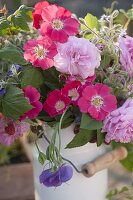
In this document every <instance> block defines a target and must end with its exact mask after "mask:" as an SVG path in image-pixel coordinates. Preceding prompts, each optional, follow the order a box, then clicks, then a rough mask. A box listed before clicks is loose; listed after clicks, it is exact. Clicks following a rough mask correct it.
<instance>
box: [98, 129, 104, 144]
mask: <svg viewBox="0 0 133 200" xmlns="http://www.w3.org/2000/svg"><path fill="white" fill-rule="evenodd" d="M104 138H105V137H104V134H103V133H101V131H100V130H97V146H98V147H99V146H101V145H102V144H103V142H104Z"/></svg>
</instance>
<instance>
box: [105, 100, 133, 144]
mask: <svg viewBox="0 0 133 200" xmlns="http://www.w3.org/2000/svg"><path fill="white" fill-rule="evenodd" d="M102 132H107V134H106V137H105V140H106V142H107V143H109V142H110V141H112V140H114V141H116V142H121V143H128V142H131V141H133V99H132V98H129V99H127V100H126V102H125V103H124V104H123V105H122V106H121V107H120V108H118V109H116V110H114V111H112V112H111V113H110V114H109V115H108V116H107V117H106V118H105V120H104V126H103V129H102Z"/></svg>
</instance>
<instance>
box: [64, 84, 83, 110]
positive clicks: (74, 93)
mask: <svg viewBox="0 0 133 200" xmlns="http://www.w3.org/2000/svg"><path fill="white" fill-rule="evenodd" d="M81 86H82V84H81V82H80V81H71V82H69V83H67V84H66V85H65V86H64V88H63V89H62V94H64V95H65V96H67V97H70V98H71V101H72V103H73V105H74V106H76V105H77V103H78V99H79V97H80V90H79V89H80V87H81Z"/></svg>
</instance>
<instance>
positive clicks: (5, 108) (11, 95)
mask: <svg viewBox="0 0 133 200" xmlns="http://www.w3.org/2000/svg"><path fill="white" fill-rule="evenodd" d="M30 109H32V106H31V105H30V104H29V103H28V101H27V100H26V98H25V97H24V94H23V92H22V90H21V89H19V88H17V87H14V86H11V87H9V88H8V89H7V92H6V94H5V95H4V97H3V99H2V112H3V114H4V115H5V116H6V117H9V118H12V119H14V120H18V119H19V118H20V116H22V115H23V114H24V113H26V112H27V111H28V110H30Z"/></svg>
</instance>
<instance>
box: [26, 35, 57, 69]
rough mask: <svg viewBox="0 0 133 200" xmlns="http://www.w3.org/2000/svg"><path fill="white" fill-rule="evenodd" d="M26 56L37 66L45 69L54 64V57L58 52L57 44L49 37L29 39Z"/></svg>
mask: <svg viewBox="0 0 133 200" xmlns="http://www.w3.org/2000/svg"><path fill="white" fill-rule="evenodd" d="M24 51H25V52H24V58H25V60H27V61H29V62H31V63H32V65H33V66H35V67H41V68H42V69H43V70H45V69H48V68H50V67H52V66H53V64H54V62H53V58H54V56H55V55H56V54H57V49H56V45H55V43H54V42H52V40H51V39H50V38H48V37H39V38H37V39H36V40H35V39H32V40H29V41H28V42H27V43H26V44H25V45H24Z"/></svg>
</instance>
